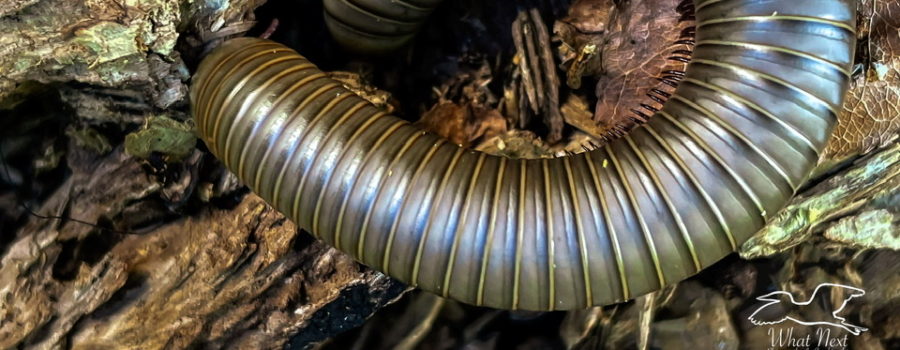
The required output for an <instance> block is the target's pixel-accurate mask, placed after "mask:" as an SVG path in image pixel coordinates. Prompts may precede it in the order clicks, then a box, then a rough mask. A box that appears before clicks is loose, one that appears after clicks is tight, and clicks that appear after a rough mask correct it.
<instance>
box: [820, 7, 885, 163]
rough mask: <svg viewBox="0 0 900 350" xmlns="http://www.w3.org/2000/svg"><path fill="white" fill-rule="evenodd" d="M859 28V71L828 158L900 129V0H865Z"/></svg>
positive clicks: (872, 144) (859, 150)
mask: <svg viewBox="0 0 900 350" xmlns="http://www.w3.org/2000/svg"><path fill="white" fill-rule="evenodd" d="M859 17H860V20H859V24H858V29H857V32H858V33H859V36H860V40H859V41H858V45H859V47H858V49H857V61H858V65H857V68H858V69H861V70H862V72H861V73H862V74H858V75H857V76H856V79H855V80H854V82H853V85H852V86H851V89H850V91H849V93H848V94H847V101H846V103H845V104H844V109H843V113H842V114H841V116H840V118H839V119H838V125H837V127H836V128H835V130H834V133H833V136H832V138H831V141H830V143H829V144H828V147H827V149H826V150H825V153H824V154H823V157H824V159H825V160H826V161H829V160H833V161H840V160H842V159H845V158H847V157H852V156H854V155H858V154H863V153H866V152H869V151H871V150H872V149H874V148H876V147H878V146H882V145H885V144H887V143H888V142H890V141H891V140H893V139H895V138H897V133H898V132H900V1H898V0H881V1H879V0H863V1H861V2H860V5H859Z"/></svg>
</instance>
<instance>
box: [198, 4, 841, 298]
mask: <svg viewBox="0 0 900 350" xmlns="http://www.w3.org/2000/svg"><path fill="white" fill-rule="evenodd" d="M381 1H382V2H385V3H388V2H389V3H391V4H393V3H398V1H388V0H381ZM376 2H379V1H376V0H371V1H369V2H366V3H369V4H374V3H376ZM354 3H359V4H361V3H362V1H354ZM417 3H424V1H417ZM431 3H435V2H431ZM855 8H856V1H854V0H765V1H750V0H698V1H696V2H695V9H696V14H695V15H696V20H697V24H696V37H695V39H694V41H695V42H694V44H695V45H694V50H693V55H692V59H691V62H690V63H689V65H688V66H687V69H686V71H685V72H684V73H672V74H670V76H671V77H672V78H671V81H672V82H677V83H678V88H677V90H675V92H674V93H672V94H670V96H666V95H665V94H660V95H662V97H665V98H667V101H666V103H665V104H664V105H663V106H662V108H659V109H658V111H650V110H645V111H646V114H649V113H651V112H652V113H653V116H652V118H650V119H649V121H648V122H647V123H645V124H642V125H641V126H640V127H638V128H635V129H634V130H632V131H631V132H630V133H629V134H627V135H625V136H624V137H622V138H620V139H617V140H614V141H612V142H610V143H609V144H607V145H605V146H603V147H602V148H599V149H596V150H592V151H590V152H585V153H581V154H577V155H570V156H567V157H562V158H556V159H538V160H520V159H508V158H503V157H496V156H490V155H487V154H484V153H479V152H475V151H470V150H465V149H462V148H460V147H457V146H456V145H452V144H448V143H447V142H446V141H444V140H442V139H440V138H438V137H436V136H434V135H431V134H429V133H426V132H423V131H422V130H421V129H419V128H418V127H416V126H414V125H412V124H410V123H408V122H406V121H404V120H401V119H399V118H396V117H393V116H390V115H385V114H384V113H383V112H381V111H380V110H379V109H377V108H375V107H373V106H372V105H371V104H369V103H368V102H366V101H365V100H363V99H362V98H360V97H358V96H356V95H354V94H353V93H351V92H349V91H347V90H346V89H345V88H343V87H342V86H341V84H339V83H337V82H335V81H334V80H332V79H330V78H328V77H327V76H326V75H325V74H323V73H322V72H321V71H319V70H318V69H317V68H316V67H315V65H313V64H312V63H311V62H309V61H307V60H306V59H305V58H303V57H302V56H300V55H299V54H297V53H296V52H294V51H293V50H291V49H289V48H287V47H284V46H282V45H280V44H277V43H274V42H271V41H266V40H261V39H252V38H240V39H234V40H231V41H228V42H226V43H225V44H223V45H222V46H221V47H219V48H218V49H216V50H215V51H214V52H213V53H211V54H210V55H209V56H208V57H206V59H205V60H204V61H203V62H202V63H201V65H200V67H199V69H198V71H197V72H196V74H195V76H194V78H193V79H194V80H193V85H192V88H191V101H192V108H193V115H194V118H195V120H196V124H197V129H198V131H199V134H200V136H201V138H202V139H203V140H204V141H205V142H206V144H207V145H208V147H209V149H210V150H211V152H212V153H213V154H215V155H216V156H217V157H219V159H221V160H222V162H223V163H224V164H225V165H226V166H227V167H228V168H229V169H231V170H232V171H234V172H235V174H237V176H238V177H240V178H241V179H242V180H243V181H244V182H245V183H246V184H247V185H248V186H250V188H251V189H252V190H253V191H255V192H256V193H257V194H259V195H260V196H261V197H263V198H264V199H266V200H267V201H268V202H269V203H270V204H272V205H273V206H274V207H275V208H277V209H278V210H280V211H281V212H283V213H285V214H286V215H288V216H289V217H290V218H291V219H292V220H293V221H294V222H295V223H296V224H297V225H298V226H299V227H302V228H304V229H307V230H308V231H310V232H313V233H314V234H315V235H316V236H317V237H318V238H320V239H322V240H323V241H325V242H327V243H329V244H332V245H333V246H335V247H337V248H339V249H341V250H343V251H345V252H347V253H349V254H351V255H353V256H355V257H356V259H358V260H359V261H361V262H363V263H365V264H367V265H369V266H372V267H373V268H376V269H380V270H381V271H384V272H385V273H387V274H388V275H391V276H393V277H396V278H398V279H400V280H402V281H405V282H407V283H409V284H411V285H414V286H417V287H419V288H422V289H425V290H428V291H432V292H435V293H437V294H440V295H443V296H445V297H451V298H454V299H457V300H460V301H463V302H467V303H472V304H476V305H486V306H491V307H495V308H508V309H528V310H560V309H573V308H582V307H588V306H592V305H604V304H609V303H614V302H619V301H623V300H627V299H630V298H633V297H635V296H639V295H641V294H644V293H648V292H651V291H654V290H657V289H659V288H661V287H663V286H665V285H667V284H670V283H673V282H676V281H679V280H681V279H684V278H686V277H688V276H690V275H692V274H694V273H696V272H698V271H700V270H701V269H703V268H704V267H706V266H709V265H710V264H712V263H714V262H716V261H717V260H719V259H721V258H722V257H723V256H725V255H727V254H729V253H731V252H733V251H734V250H735V249H736V248H737V247H738V245H739V244H741V243H742V242H744V241H745V240H746V239H747V238H748V237H749V236H750V235H752V234H753V233H754V232H756V231H757V230H758V229H759V228H760V227H762V225H763V224H764V223H765V221H766V217H767V216H768V215H770V214H772V213H775V212H776V211H777V210H778V209H780V208H781V206H782V205H784V203H785V201H786V200H787V199H788V198H789V197H790V196H791V195H793V194H794V192H795V190H796V189H797V187H798V186H800V185H801V184H802V182H803V181H804V179H805V178H806V177H807V176H808V173H809V171H810V170H811V169H812V167H813V166H814V165H815V164H816V161H817V159H818V154H819V152H820V151H821V150H822V148H823V147H824V145H825V143H826V140H827V138H828V136H829V134H830V130H831V128H832V126H833V125H834V124H835V122H836V120H837V114H838V112H839V111H840V108H841V104H842V102H843V96H844V93H845V92H846V90H847V86H848V80H849V70H850V67H851V62H852V60H853V51H854V50H853V48H854V41H855V37H856V36H855V33H854V31H855V23H854V21H855V17H856V14H855ZM642 113H644V112H642Z"/></svg>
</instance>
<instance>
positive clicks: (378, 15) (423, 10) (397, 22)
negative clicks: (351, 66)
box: [323, 0, 443, 54]
mask: <svg viewBox="0 0 900 350" xmlns="http://www.w3.org/2000/svg"><path fill="white" fill-rule="evenodd" d="M442 1H443V0H323V4H324V5H325V24H326V25H327V26H328V30H329V31H330V32H331V36H332V37H333V38H334V39H335V41H337V42H338V43H339V44H341V46H343V47H344V48H346V49H348V50H350V51H354V52H359V53H368V54H378V53H386V52H390V51H393V50H396V49H397V48H399V47H401V46H403V45H405V44H406V43H407V42H409V40H410V39H412V37H413V36H415V34H416V32H417V31H418V29H419V26H420V25H421V24H422V22H424V21H425V19H426V18H427V17H428V15H430V14H431V12H432V11H433V10H434V8H435V7H436V6H437V5H438V4H440V3H441V2H442Z"/></svg>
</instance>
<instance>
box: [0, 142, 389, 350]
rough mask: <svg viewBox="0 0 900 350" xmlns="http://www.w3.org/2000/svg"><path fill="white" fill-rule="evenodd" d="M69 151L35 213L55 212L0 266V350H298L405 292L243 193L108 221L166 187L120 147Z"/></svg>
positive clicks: (21, 237) (144, 205)
mask: <svg viewBox="0 0 900 350" xmlns="http://www.w3.org/2000/svg"><path fill="white" fill-rule="evenodd" d="M75 153H76V155H74V156H73V155H70V156H69V162H70V163H71V164H72V166H71V167H72V168H73V171H74V173H73V175H72V176H71V177H69V179H68V180H67V181H66V182H65V183H64V184H63V185H62V186H61V187H60V188H59V189H58V190H57V191H56V193H54V194H53V195H52V196H51V197H50V198H49V199H48V200H47V201H46V203H45V204H44V205H43V207H42V208H40V210H39V211H38V212H39V215H42V216H50V217H57V216H64V217H65V218H66V219H45V218H37V217H35V218H32V219H31V220H30V221H29V223H28V224H27V225H26V226H24V227H23V228H22V229H21V230H20V231H19V232H18V233H17V234H16V236H17V237H18V238H17V239H16V240H15V241H14V242H13V243H12V244H11V245H10V246H9V247H8V249H7V250H6V251H5V254H4V255H3V258H2V262H0V264H2V265H0V319H2V320H3V322H2V323H0V348H11V347H29V348H31V347H33V348H59V347H71V348H75V349H96V348H108V349H112V348H115V349H154V348H187V347H198V346H199V347H213V348H220V347H224V348H280V347H283V346H284V345H286V344H288V343H289V342H291V343H292V344H293V345H296V346H302V345H303V344H307V343H310V342H315V341H320V340H323V339H325V338H326V337H328V336H331V335H333V334H336V333H337V332H340V331H342V330H345V329H348V328H352V327H355V326H356V325H359V324H361V323H362V321H363V320H365V319H366V318H368V317H369V316H370V315H371V313H373V312H374V311H375V310H377V309H379V308H380V307H382V306H383V305H385V304H387V303H389V302H391V301H392V300H393V299H395V298H396V297H397V296H399V295H400V294H401V293H402V292H403V291H404V290H405V289H406V287H405V286H403V285H401V284H400V283H398V282H396V281H394V280H392V279H390V278H388V277H387V276H384V275H382V274H380V273H378V272H374V271H371V270H368V269H365V268H362V267H361V266H360V265H359V264H357V263H356V262H354V261H353V260H352V259H351V258H349V257H348V256H346V255H344V254H342V253H340V252H338V251H336V250H334V249H332V248H330V247H327V246H325V245H323V244H321V243H319V242H318V241H315V240H313V239H311V238H310V237H309V236H307V235H306V234H304V233H301V232H299V231H298V230H297V229H296V227H295V226H294V225H293V224H291V222H290V221H288V220H286V219H285V218H284V216H282V215H281V214H279V213H278V212H276V211H274V210H273V209H272V208H271V207H269V206H268V205H266V204H265V203H264V202H263V201H262V200H261V199H260V198H259V197H256V196H255V195H252V194H246V195H244V196H243V198H242V199H240V201H239V202H238V203H237V204H236V205H235V206H233V207H231V208H217V207H216V206H207V207H204V208H202V209H200V211H199V212H198V213H196V214H195V215H190V216H183V217H179V218H176V219H174V220H152V221H154V222H160V224H159V225H157V226H153V227H151V228H150V229H144V230H131V227H129V225H127V224H124V228H126V229H128V230H127V231H121V230H118V229H116V227H123V222H124V221H123V219H122V218H123V217H126V216H131V217H133V216H134V215H133V214H132V215H128V214H127V213H134V212H138V211H143V212H147V211H153V210H152V209H148V208H153V207H155V206H154V205H152V203H154V202H158V198H159V196H160V195H161V194H162V193H164V192H165V189H166V187H167V186H170V185H166V184H164V183H162V182H160V181H158V180H157V179H156V178H155V177H154V176H150V175H147V174H146V171H145V169H144V167H143V166H142V165H141V162H140V161H139V160H138V159H136V158H134V157H131V156H128V155H127V154H125V153H124V152H123V151H122V150H121V148H118V149H115V150H113V151H112V152H110V153H109V154H108V155H105V156H95V155H94V154H93V153H92V152H91V151H86V150H81V151H76V152H75ZM193 160H194V163H196V162H197V160H198V157H193ZM190 162H191V161H190V160H189V161H188V163H190ZM190 166H197V164H191V165H189V167H190ZM192 173H193V174H196V172H192V171H185V172H184V173H183V174H182V176H185V177H188V178H190V177H191V176H196V175H192ZM112 179H115V181H111V180H112ZM196 181H197V179H189V180H188V181H186V182H187V183H191V182H196ZM182 183H185V182H179V184H182ZM171 186H180V185H178V184H176V185H171ZM182 190H184V188H182ZM76 220H77V221H76ZM85 223H107V224H102V226H112V227H113V228H109V227H98V226H93V225H90V224H85Z"/></svg>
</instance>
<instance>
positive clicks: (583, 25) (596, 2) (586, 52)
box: [556, 0, 694, 140]
mask: <svg viewBox="0 0 900 350" xmlns="http://www.w3.org/2000/svg"><path fill="white" fill-rule="evenodd" d="M592 11H596V12H592ZM693 33H694V27H693V7H692V5H691V2H690V1H682V0H661V1H654V2H649V1H629V2H621V3H619V4H618V5H615V4H614V3H613V2H612V1H610V0H593V1H587V0H583V1H578V2H576V3H575V4H574V5H573V6H572V7H571V9H570V11H569V16H568V17H566V18H565V19H563V20H561V21H559V22H558V23H557V25H556V34H557V36H558V37H559V38H560V39H561V40H562V42H563V44H562V45H561V48H560V54H561V55H562V57H563V62H564V63H563V64H564V66H566V67H567V69H568V79H567V80H568V84H569V86H570V87H572V88H577V87H578V86H579V85H580V79H579V77H580V76H581V75H585V76H593V77H595V78H597V85H596V90H595V94H596V96H597V99H598V101H597V104H596V107H595V108H594V113H593V117H592V118H591V119H586V120H574V119H572V118H571V117H572V116H573V115H572V114H569V115H568V116H567V117H569V118H568V119H567V122H568V123H569V124H572V125H573V126H575V127H577V128H579V129H581V130H582V131H584V132H587V133H588V134H590V135H592V136H594V137H595V138H598V139H604V140H606V139H611V138H615V137H618V136H621V135H623V134H625V133H626V132H627V131H628V130H630V129H631V128H633V127H634V126H635V125H637V124H639V123H643V122H646V121H647V120H648V119H649V118H650V116H652V115H653V113H654V112H655V111H657V110H658V109H660V108H661V107H662V105H663V103H665V101H666V99H667V98H668V97H669V96H670V95H671V94H672V93H673V92H674V91H675V87H677V85H678V81H680V80H681V78H682V76H683V72H684V70H685V68H686V66H687V62H688V61H689V60H690V55H691V52H692V49H693V40H692V39H693ZM591 124H593V125H594V126H592V125H591Z"/></svg>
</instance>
